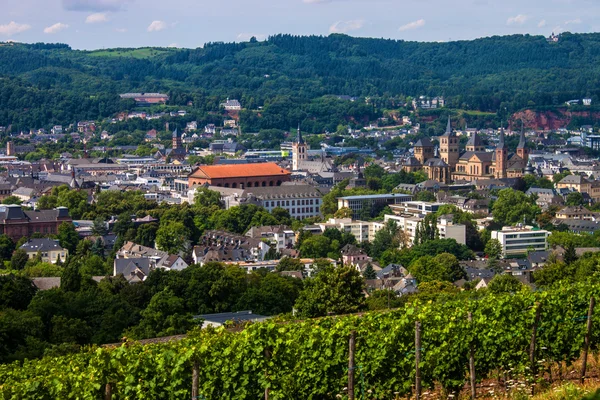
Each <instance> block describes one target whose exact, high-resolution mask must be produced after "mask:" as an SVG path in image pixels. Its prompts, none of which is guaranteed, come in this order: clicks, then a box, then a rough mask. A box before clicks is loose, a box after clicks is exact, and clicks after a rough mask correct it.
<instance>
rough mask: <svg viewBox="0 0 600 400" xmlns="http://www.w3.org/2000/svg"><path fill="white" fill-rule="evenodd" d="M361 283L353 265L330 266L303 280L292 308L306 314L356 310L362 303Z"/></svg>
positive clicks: (303, 315)
mask: <svg viewBox="0 0 600 400" xmlns="http://www.w3.org/2000/svg"><path fill="white" fill-rule="evenodd" d="M364 286H365V283H364V280H363V278H362V277H361V276H360V273H359V272H358V271H357V270H356V269H355V268H350V267H337V268H336V267H329V268H327V269H324V270H322V271H321V272H319V273H318V274H317V275H316V276H315V277H314V278H310V279H307V280H306V281H305V286H304V289H303V290H302V291H301V292H300V296H299V297H298V300H297V301H296V305H295V308H296V309H297V310H298V314H299V315H300V316H302V317H309V318H311V317H320V316H324V315H327V314H328V313H331V314H346V313H352V312H357V311H360V310H362V309H364V307H365V297H364V294H363V291H364Z"/></svg>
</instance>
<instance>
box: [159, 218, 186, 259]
mask: <svg viewBox="0 0 600 400" xmlns="http://www.w3.org/2000/svg"><path fill="white" fill-rule="evenodd" d="M187 241H188V230H187V228H186V227H185V226H184V225H183V224H182V223H181V222H170V223H165V224H164V225H162V226H161V227H160V228H159V229H158V231H156V245H157V246H158V248H159V250H162V251H166V252H168V253H169V254H179V253H180V252H181V251H183V250H185V248H186V246H187Z"/></svg>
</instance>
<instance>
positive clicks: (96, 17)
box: [85, 12, 108, 24]
mask: <svg viewBox="0 0 600 400" xmlns="http://www.w3.org/2000/svg"><path fill="white" fill-rule="evenodd" d="M100 22H108V14H107V13H105V12H99V13H94V14H90V15H88V16H87V18H86V19H85V23H86V24H97V23H100Z"/></svg>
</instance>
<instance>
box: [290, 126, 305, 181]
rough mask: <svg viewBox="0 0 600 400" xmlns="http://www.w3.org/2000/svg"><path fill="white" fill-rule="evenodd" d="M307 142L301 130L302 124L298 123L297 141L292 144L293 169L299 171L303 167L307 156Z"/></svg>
mask: <svg viewBox="0 0 600 400" xmlns="http://www.w3.org/2000/svg"><path fill="white" fill-rule="evenodd" d="M306 150H307V146H306V142H304V139H303V138H302V132H301V131H300V124H298V135H297V137H296V141H295V142H294V144H292V170H294V171H299V170H300V168H301V167H302V163H303V162H304V161H306V156H307V152H306Z"/></svg>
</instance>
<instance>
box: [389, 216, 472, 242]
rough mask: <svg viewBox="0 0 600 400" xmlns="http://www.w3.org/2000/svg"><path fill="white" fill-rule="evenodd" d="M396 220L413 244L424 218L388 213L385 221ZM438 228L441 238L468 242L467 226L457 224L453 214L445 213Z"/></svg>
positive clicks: (439, 221)
mask: <svg viewBox="0 0 600 400" xmlns="http://www.w3.org/2000/svg"><path fill="white" fill-rule="evenodd" d="M388 221H394V222H396V224H397V225H398V227H399V228H400V229H402V230H403V231H404V232H405V233H406V234H407V235H408V236H409V239H410V244H411V245H412V244H413V243H414V241H415V233H416V231H417V226H418V225H419V223H420V222H421V221H423V218H421V217H416V216H409V215H386V216H385V222H388ZM437 229H438V232H439V235H440V239H454V240H456V242H457V243H459V244H467V227H466V226H465V225H462V224H455V223H454V222H453V221H452V218H451V216H447V215H444V216H442V217H440V218H438V222H437Z"/></svg>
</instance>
